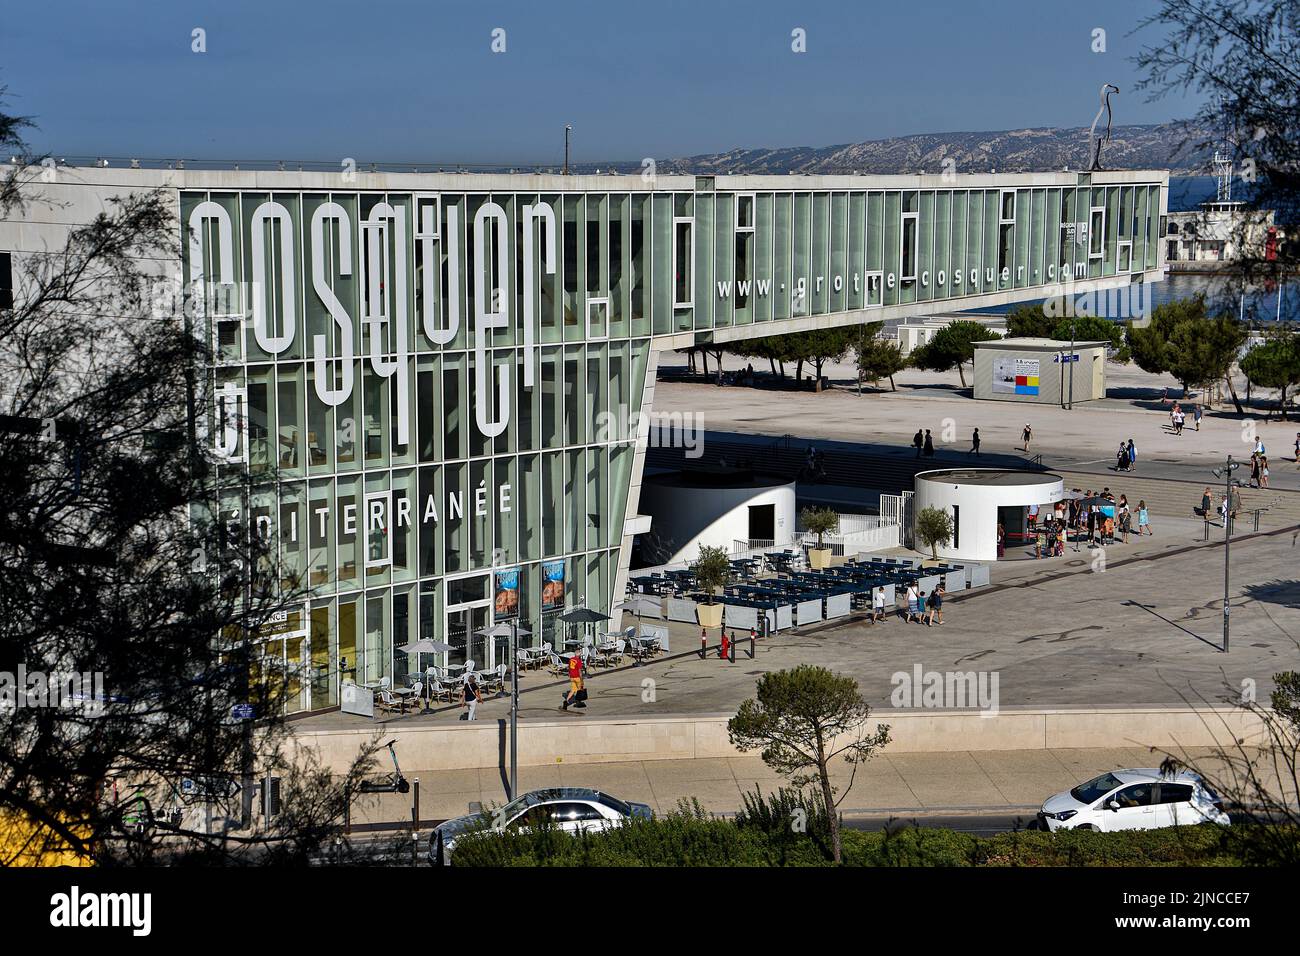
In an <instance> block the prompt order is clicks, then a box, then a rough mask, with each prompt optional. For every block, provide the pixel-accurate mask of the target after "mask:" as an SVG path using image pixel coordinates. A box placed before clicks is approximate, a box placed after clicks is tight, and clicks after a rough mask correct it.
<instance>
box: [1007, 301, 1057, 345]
mask: <svg viewBox="0 0 1300 956" xmlns="http://www.w3.org/2000/svg"><path fill="white" fill-rule="evenodd" d="M1058 321H1059V320H1058V319H1056V318H1055V317H1054V316H1050V315H1048V314H1047V313H1046V312H1044V311H1043V306H1042V305H1041V304H1037V303H1036V304H1034V305H1018V306H1016V307H1015V308H1013V309H1010V310H1009V311H1008V312H1007V337H1008V338H1013V339H1050V338H1052V333H1053V331H1054V330H1055V329H1056V324H1057V322H1058Z"/></svg>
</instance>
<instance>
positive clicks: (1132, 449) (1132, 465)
mask: <svg viewBox="0 0 1300 956" xmlns="http://www.w3.org/2000/svg"><path fill="white" fill-rule="evenodd" d="M1137 461H1138V453H1137V448H1136V446H1134V444H1133V439H1131V438H1130V439H1129V440H1128V470H1129V471H1136V470H1137Z"/></svg>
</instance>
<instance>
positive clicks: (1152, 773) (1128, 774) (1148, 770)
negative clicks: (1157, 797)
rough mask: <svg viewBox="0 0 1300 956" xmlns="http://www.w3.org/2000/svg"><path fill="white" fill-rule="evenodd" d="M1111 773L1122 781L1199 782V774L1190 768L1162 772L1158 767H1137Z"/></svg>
mask: <svg viewBox="0 0 1300 956" xmlns="http://www.w3.org/2000/svg"><path fill="white" fill-rule="evenodd" d="M1111 773H1112V774H1113V775H1114V776H1115V777H1116V778H1118V779H1119V780H1120V781H1122V782H1123V783H1126V784H1128V783H1147V782H1151V783H1156V782H1159V783H1200V782H1201V777H1200V775H1199V774H1196V773H1193V772H1192V771H1190V770H1179V771H1178V772H1177V773H1174V774H1167V773H1163V772H1162V771H1161V770H1160V768H1159V767H1137V768H1133V769H1129V770H1112V771H1111Z"/></svg>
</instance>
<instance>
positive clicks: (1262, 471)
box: [1259, 455, 1268, 488]
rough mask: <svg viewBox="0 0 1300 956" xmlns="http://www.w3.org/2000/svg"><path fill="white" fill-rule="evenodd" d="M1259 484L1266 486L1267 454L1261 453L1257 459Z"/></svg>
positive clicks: (1262, 486)
mask: <svg viewBox="0 0 1300 956" xmlns="http://www.w3.org/2000/svg"><path fill="white" fill-rule="evenodd" d="M1259 486H1260V487H1261V488H1267V487H1268V456H1267V455H1263V456H1261V457H1260V459H1259Z"/></svg>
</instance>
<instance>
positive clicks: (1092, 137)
mask: <svg viewBox="0 0 1300 956" xmlns="http://www.w3.org/2000/svg"><path fill="white" fill-rule="evenodd" d="M1111 93H1115V94H1118V93H1119V87H1118V86H1116V85H1115V84H1113V83H1103V84H1102V85H1101V106H1100V107H1098V108H1097V115H1096V116H1094V117H1093V120H1092V128H1091V129H1090V130H1088V154H1089V155H1090V156H1091V157H1092V165H1091V166H1089V167H1088V171H1089V172H1097V171H1099V170H1100V169H1101V144H1102V143H1109V142H1110V121H1111V111H1110V94H1111ZM1102 113H1105V114H1106V135H1104V136H1100V137H1099V136H1098V135H1097V124H1098V123H1100V122H1101V114H1102Z"/></svg>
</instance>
